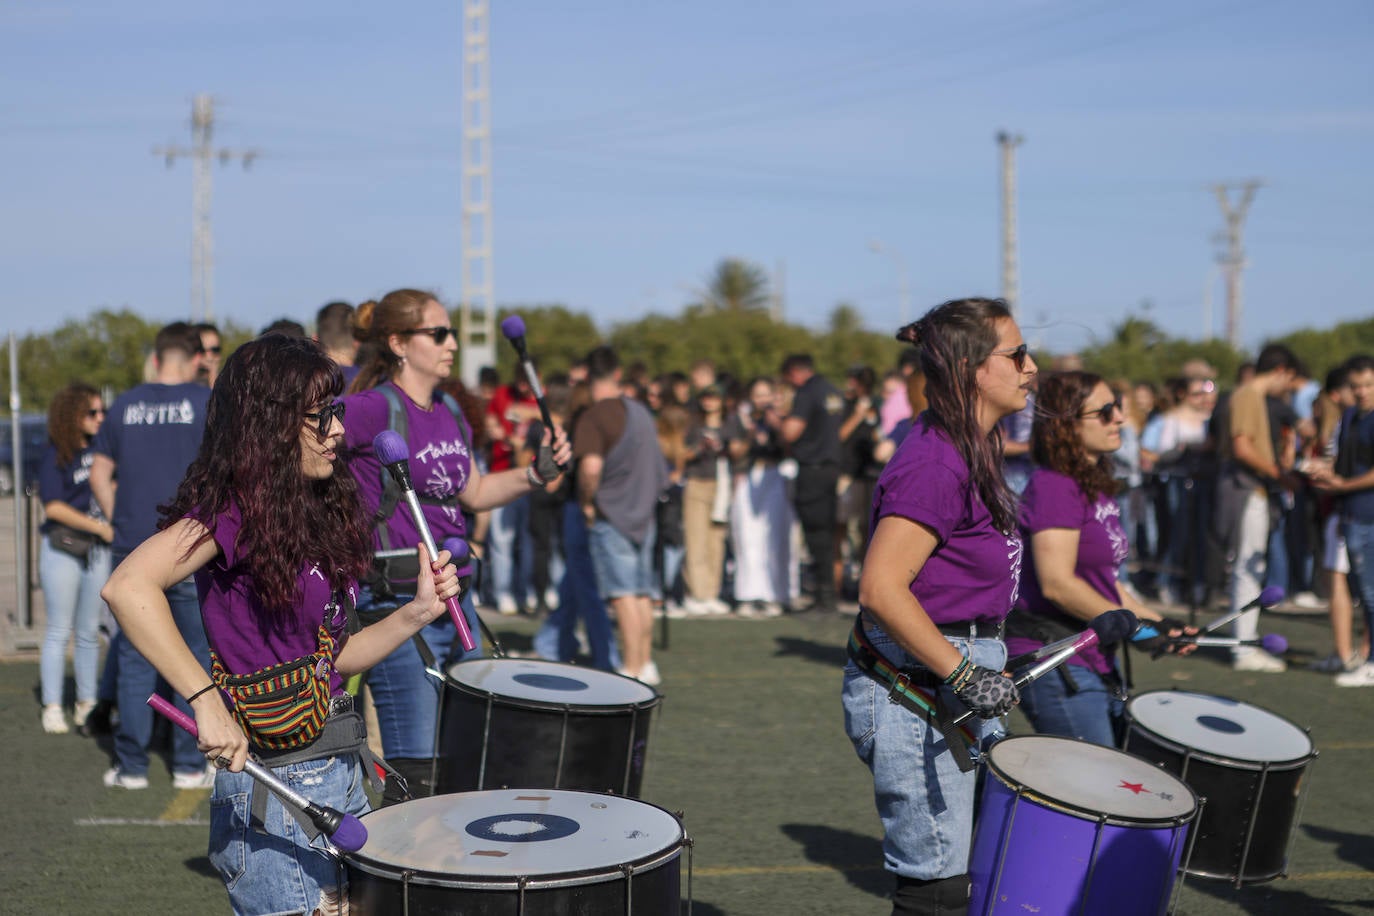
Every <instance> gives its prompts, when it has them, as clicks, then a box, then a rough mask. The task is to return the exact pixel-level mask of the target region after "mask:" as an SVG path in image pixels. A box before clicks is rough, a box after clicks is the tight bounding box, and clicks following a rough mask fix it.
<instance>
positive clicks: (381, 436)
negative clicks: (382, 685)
mask: <svg viewBox="0 0 1374 916" xmlns="http://www.w3.org/2000/svg"><path fill="white" fill-rule="evenodd" d="M372 450H373V451H374V452H376V453H377V460H378V461H380V462H381V463H382V467H384V468H386V469H387V472H388V473H390V474H391V479H392V480H394V481H396V485H397V486H398V487H400V488H401V494H402V495H403V496H404V497H405V500H406V505H407V506H409V507H410V517H411V518H412V519H413V520H414V521H415V529H416V530H417V531H419V532H420V540H421V541H422V542H424V545H425V550H428V551H429V558H430V559H431V560H433V559H434V558H435V557H437V556H439V548H437V547H435V546H434V535H433V534H430V531H429V522H427V521H425V513H424V512H423V511H421V509H420V500H419V498H418V497H416V495H415V487H414V486H413V485H412V484H411V482H410V449H409V448H408V447H407V446H406V440H404V439H402V438H401V434H400V433H398V432H396V431H395V430H392V429H384V430H382V431H381V432H379V433H378V434H377V435H376V437H375V438H373V440H372ZM432 574H433V573H432V572H431V575H432ZM444 603H445V604H446V605H448V615H449V616H450V617H452V618H453V623H454V625H455V626H457V627H458V639H459V641H460V642H462V644H463V651H465V652H471V651H472V650H473V649H475V648H477V643H476V641H475V640H473V638H472V631H471V630H469V629H468V622H467V618H465V617H464V616H463V606H462V604H460V603H459V601H458V596H457V595H454V596H452V597H450V598H448V599H446V600H445V602H444Z"/></svg>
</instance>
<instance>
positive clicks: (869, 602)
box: [843, 299, 1036, 914]
mask: <svg viewBox="0 0 1374 916" xmlns="http://www.w3.org/2000/svg"><path fill="white" fill-rule="evenodd" d="M897 337H898V339H899V340H903V341H906V342H908V343H910V344H912V345H914V346H917V347H919V348H920V351H921V368H922V371H923V372H924V374H925V377H926V391H925V393H926V397H927V399H928V401H929V406H928V408H927V409H926V410H925V411H924V412H923V413H922V414H921V415H920V416H919V417H917V418H916V420H915V421H914V423H913V425H912V429H911V432H910V433H909V434H908V435H907V436H906V438H905V439H903V441H902V444H901V445H900V446H899V447H898V449H897V451H896V453H895V454H894V455H893V457H892V459H891V460H890V461H889V462H888V464H887V466H886V467H885V468H884V470H883V473H882V476H881V477H879V479H878V482H877V485H876V488H875V490H874V494H873V512H872V520H871V521H870V540H869V547H868V554H867V556H866V558H865V560H864V567H863V576H862V578H861V580H860V582H859V606H860V612H859V616H858V619H857V620H856V621H855V626H854V631H853V633H852V634H851V636H850V640H849V657H850V662H849V664H848V665H847V666H846V667H845V672H844V692H843V701H844V711H845V728H846V730H847V732H848V733H849V737H850V740H851V741H852V742H853V743H854V748H855V750H856V751H857V752H858V755H859V758H860V759H861V760H863V762H864V763H865V764H866V765H867V766H868V767H869V769H870V770H871V771H872V773H873V784H874V796H875V799H876V802H877V807H878V814H879V816H880V818H881V819H882V822H883V859H884V864H885V867H886V868H887V869H888V870H889V871H891V872H893V873H894V874H895V876H896V882H897V885H896V891H895V893H894V895H893V913H894V914H908V913H962V912H965V911H966V909H967V906H968V887H969V884H968V874H967V872H968V858H969V847H970V842H971V837H972V832H973V799H974V792H975V788H976V786H975V772H974V765H973V760H974V759H975V758H976V757H977V755H978V754H979V753H980V752H981V751H982V750H984V749H986V747H987V746H988V745H989V744H990V742H991V741H992V740H995V739H996V738H997V737H999V736H1000V734H1001V727H1000V723H999V722H998V721H997V717H999V716H1004V715H1005V714H1006V713H1007V712H1008V711H1009V710H1010V709H1011V707H1012V706H1013V705H1015V704H1016V702H1017V699H1018V695H1017V690H1016V685H1015V684H1013V683H1012V680H1011V678H1009V677H1007V676H1006V675H1005V674H1004V673H1003V671H1002V669H1003V666H1004V665H1005V664H1006V660H1007V651H1006V646H1005V645H1004V644H1003V642H1002V639H1001V636H1002V622H1003V620H1004V619H1005V618H1006V616H1007V613H1008V612H1009V611H1010V610H1011V607H1012V605H1013V603H1014V602H1015V601H1016V589H1017V584H1018V582H1019V580H1020V573H1021V569H1020V567H1021V539H1020V537H1019V535H1018V534H1017V531H1016V516H1015V510H1014V501H1013V498H1012V494H1011V492H1010V491H1009V490H1008V489H1007V486H1006V483H1005V482H1004V481H1003V479H1002V475H1001V470H1000V467H1001V458H1002V442H1001V437H1000V435H999V433H998V426H997V424H998V421H999V420H1001V419H1002V418H1003V417H1005V416H1008V415H1010V414H1012V413H1015V412H1016V411H1018V410H1021V409H1022V408H1024V407H1025V405H1026V398H1027V395H1028V394H1029V392H1030V389H1031V386H1032V384H1033V382H1034V380H1035V375H1036V366H1035V361H1034V360H1033V359H1032V358H1031V356H1030V354H1029V352H1028V351H1027V347H1026V343H1025V341H1024V340H1023V339H1022V337H1021V331H1020V329H1019V328H1018V327H1017V326H1016V322H1015V321H1013V320H1012V317H1011V312H1010V311H1009V310H1008V308H1007V304H1006V303H1005V302H1003V301H1002V300H1000V299H957V300H953V301H950V302H946V303H944V304H943V305H940V306H938V307H936V308H935V309H932V310H931V311H930V312H928V313H927V314H926V315H925V316H924V317H923V318H921V319H920V320H919V321H916V322H915V323H913V324H910V325H908V326H906V327H904V328H902V329H901V331H899V332H898V335H897ZM956 697H957V699H956ZM965 708H968V709H971V710H972V711H973V712H974V713H975V714H976V715H975V718H973V719H971V720H969V722H968V723H965V726H964V727H962V728H958V727H954V726H953V725H952V720H953V718H954V717H956V716H957V715H958V714H959V712H961V711H963V710H964V709H965Z"/></svg>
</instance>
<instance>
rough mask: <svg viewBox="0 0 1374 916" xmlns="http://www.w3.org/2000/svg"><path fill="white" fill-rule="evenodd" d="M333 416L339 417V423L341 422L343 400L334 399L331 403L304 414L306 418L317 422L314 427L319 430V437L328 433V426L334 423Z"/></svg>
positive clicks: (323, 436)
mask: <svg viewBox="0 0 1374 916" xmlns="http://www.w3.org/2000/svg"><path fill="white" fill-rule="evenodd" d="M335 417H338V418H339V422H340V423H342V422H343V417H344V402H343V401H335V402H334V403H332V404H326V405H324V406H323V407H321V408H320V409H319V410H317V411H315V412H314V413H307V414H306V415H305V418H306V419H307V420H314V421H315V422H316V424H318V425H317V427H316V428H317V429H318V430H319V433H320V438H321V439H323V438H325V437H326V436H328V435H329V427H330V426H332V425H334V418H335Z"/></svg>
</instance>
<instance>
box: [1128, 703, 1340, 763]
mask: <svg viewBox="0 0 1374 916" xmlns="http://www.w3.org/2000/svg"><path fill="white" fill-rule="evenodd" d="M1159 693H1186V694H1191V695H1192V696H1197V697H1210V698H1212V699H1217V700H1226V701H1227V702H1231V703H1241V704H1243V705H1245V706H1249V707H1250V708H1252V709H1258V710H1260V711H1261V712H1266V713H1268V714H1269V715H1271V716H1273V717H1274V718H1276V719H1278V720H1280V721H1281V722H1283V723H1284V724H1285V725H1288V726H1290V727H1292V728H1293V729H1294V730H1295V731H1296V732H1297V733H1298V734H1300V735H1302V737H1303V738H1304V740H1306V741H1307V752H1306V753H1305V754H1301V755H1299V756H1297V757H1285V758H1283V759H1281V760H1247V759H1245V758H1242V757H1227V756H1225V755H1223V754H1218V753H1217V752H1215V751H1201V750H1198V749H1196V748H1192V747H1189V746H1188V745H1186V744H1183V743H1181V742H1180V741H1179V740H1178V739H1177V738H1170V737H1168V736H1166V735H1162V734H1160V733H1159V732H1157V731H1155V730H1154V729H1152V728H1150V726H1148V725H1146V724H1145V723H1143V722H1141V721H1140V719H1139V718H1138V717H1137V716H1133V715H1131V704H1132V703H1134V702H1135V701H1136V700H1141V699H1144V698H1145V697H1147V696H1150V695H1152V694H1159ZM1122 715H1123V716H1124V717H1125V719H1126V734H1127V737H1128V738H1129V736H1130V732H1131V729H1136V730H1138V731H1140V732H1142V733H1144V734H1145V735H1147V736H1148V737H1150V738H1151V739H1158V740H1159V742H1160V743H1161V744H1162V745H1164V746H1165V747H1166V749H1168V750H1171V751H1173V750H1178V751H1183V752H1185V753H1187V755H1188V756H1189V758H1190V759H1192V760H1202V761H1204V762H1206V763H1215V764H1218V765H1224V766H1228V767H1230V768H1231V769H1237V770H1257V771H1258V770H1298V769H1302V768H1303V767H1305V766H1307V765H1308V764H1309V763H1311V762H1312V761H1313V760H1315V759H1317V744H1316V742H1315V741H1313V740H1312V735H1311V733H1310V732H1308V731H1307V730H1305V729H1303V728H1301V727H1299V725H1298V723H1296V722H1294V721H1293V720H1292V719H1290V718H1288V717H1287V716H1285V715H1283V714H1282V713H1277V712H1274V711H1273V710H1272V709H1269V708H1267V707H1264V706H1260V705H1259V704H1258V703H1251V702H1249V701H1247V700H1237V699H1235V698H1233V697H1224V696H1222V695H1221V694H1217V693H1202V692H1200V691H1197V690H1181V689H1180V688H1178V687H1167V688H1160V689H1158V690H1146V691H1143V692H1141V693H1138V694H1136V695H1135V696H1133V697H1131V698H1130V699H1129V700H1127V701H1126V705H1125V707H1124V709H1123V710H1122Z"/></svg>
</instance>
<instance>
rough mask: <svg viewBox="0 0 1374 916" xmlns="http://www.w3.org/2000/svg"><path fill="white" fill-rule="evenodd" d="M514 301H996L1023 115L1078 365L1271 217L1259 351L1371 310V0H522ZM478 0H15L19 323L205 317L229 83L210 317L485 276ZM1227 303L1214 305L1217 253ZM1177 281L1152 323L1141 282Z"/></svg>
mask: <svg viewBox="0 0 1374 916" xmlns="http://www.w3.org/2000/svg"><path fill="white" fill-rule="evenodd" d="M493 7H495V8H494V9H493V13H492V19H491V49H492V85H493V95H494V99H493V123H494V136H495V150H494V165H495V182H494V192H493V196H494V201H495V209H496V225H495V233H494V237H495V242H496V258H495V281H496V288H497V300H498V302H500V303H502V304H519V303H549V302H561V303H565V304H567V305H569V306H571V307H573V308H576V309H580V310H585V311H587V312H589V313H590V314H592V315H593V316H594V317H595V318H596V319H597V320H598V322H599V323H601V324H602V325H603V327H604V326H609V324H610V323H612V322H615V321H621V320H628V319H634V318H637V317H639V316H640V315H642V314H644V313H645V312H646V311H659V312H664V313H676V312H677V311H678V310H679V309H680V308H681V306H682V305H683V304H684V303H686V302H687V301H689V300H690V299H691V298H692V290H693V289H695V288H697V287H699V286H700V285H702V284H703V283H704V281H705V278H706V277H707V275H708V274H709V272H710V270H711V268H712V267H713V265H714V264H715V262H716V261H717V260H718V259H719V258H721V257H723V256H727V255H729V256H738V257H743V258H746V259H748V260H751V261H754V262H757V263H758V264H760V265H762V266H764V267H765V268H767V269H768V270H770V271H775V270H781V271H782V273H783V274H784V276H785V285H784V288H785V294H786V310H787V316H788V318H789V319H791V320H794V321H798V322H801V323H804V324H808V325H813V326H821V325H823V324H824V322H825V319H826V316H827V315H828V314H829V312H830V310H831V309H832V308H833V307H834V306H835V305H836V304H837V303H839V302H850V303H852V304H854V305H855V306H857V307H858V309H859V310H860V312H861V314H862V315H863V316H864V319H865V322H866V324H867V325H868V326H869V327H872V328H877V329H884V330H886V329H888V328H892V327H895V326H896V325H897V324H898V323H899V319H900V315H899V314H898V311H899V309H898V301H899V297H898V289H899V279H898V277H899V271H898V266H897V262H896V260H895V259H894V258H893V257H891V256H885V255H883V254H878V253H875V252H873V251H872V250H871V249H870V242H871V241H873V240H877V241H879V242H880V243H881V244H882V246H883V247H884V248H885V249H886V250H888V251H890V252H895V253H896V255H897V257H898V258H900V260H901V261H902V262H903V263H904V264H905V267H906V270H907V272H908V274H909V277H910V289H911V298H912V302H913V311H914V312H919V311H921V310H923V309H924V308H925V307H928V306H929V305H932V304H934V303H936V302H938V301H941V300H943V299H946V298H950V297H953V296H959V295H968V294H989V293H990V294H995V293H996V292H997V291H998V288H999V276H1000V275H999V252H998V239H999V236H998V185H997V176H998V158H997V147H996V144H995V143H994V139H993V138H994V135H995V134H996V132H997V131H998V130H999V129H1004V128H1005V129H1009V130H1011V131H1014V132H1017V133H1020V134H1022V135H1024V136H1025V138H1026V140H1025V144H1024V145H1023V146H1022V147H1021V148H1020V150H1019V153H1018V164H1019V175H1018V180H1019V185H1020V194H1019V210H1020V219H1019V233H1020V239H1021V251H1020V263H1021V315H1022V320H1023V324H1024V325H1025V326H1026V327H1025V332H1026V336H1027V337H1028V338H1029V339H1030V340H1031V341H1032V342H1035V343H1039V344H1041V345H1043V346H1046V347H1049V348H1052V349H1055V350H1058V351H1063V350H1068V349H1072V348H1074V347H1077V346H1081V345H1083V344H1085V343H1087V342H1089V341H1091V340H1092V339H1093V336H1094V335H1097V336H1098V337H1101V336H1102V335H1105V334H1106V333H1107V332H1108V330H1109V328H1110V327H1111V325H1112V324H1113V323H1114V322H1116V321H1119V320H1121V318H1123V317H1125V316H1126V315H1128V314H1132V313H1135V314H1144V315H1146V316H1147V317H1149V318H1151V320H1154V321H1156V322H1157V323H1158V324H1160V325H1162V326H1163V327H1164V328H1165V329H1166V330H1168V331H1170V332H1171V333H1174V334H1177V335H1182V336H1190V337H1197V336H1201V334H1202V333H1203V330H1204V322H1203V316H1202V312H1201V306H1202V302H1203V299H1204V295H1205V292H1204V290H1205V288H1206V287H1207V286H1208V280H1209V276H1212V263H1213V255H1214V252H1215V250H1216V246H1215V243H1214V242H1213V236H1214V235H1215V233H1217V232H1218V231H1219V230H1220V228H1221V215H1220V211H1219V208H1218V205H1217V203H1216V201H1215V198H1214V197H1213V195H1212V193H1211V191H1210V190H1209V186H1210V185H1211V184H1213V183H1215V182H1218V181H1234V180H1241V179H1246V178H1250V177H1259V178H1262V179H1264V180H1265V182H1266V185H1265V187H1263V188H1262V189H1261V190H1260V192H1259V194H1258V197H1257V198H1256V201H1255V203H1254V205H1253V207H1252V209H1251V213H1250V218H1249V221H1248V225H1247V238H1246V241H1247V250H1248V254H1249V257H1250V262H1251V267H1250V269H1249V270H1248V271H1247V273H1246V278H1245V282H1246V312H1245V315H1244V318H1243V324H1242V327H1243V330H1244V342H1245V343H1246V345H1248V346H1249V347H1251V348H1254V347H1255V346H1256V345H1257V344H1258V343H1259V342H1260V341H1261V340H1262V339H1263V338H1264V337H1265V336H1266V335H1271V334H1282V333H1285V332H1287V331H1290V330H1293V329H1296V328H1299V327H1304V326H1319V327H1324V326H1329V325H1331V324H1333V323H1334V322H1336V321H1338V320H1342V319H1351V318H1364V317H1368V316H1369V315H1370V314H1371V312H1374V308H1371V306H1372V305H1374V296H1371V290H1372V289H1374V283H1372V282H1371V279H1370V272H1369V271H1368V270H1367V268H1362V267H1361V266H1360V265H1361V264H1367V263H1368V262H1369V260H1370V252H1371V251H1374V220H1371V219H1370V212H1371V210H1374V189H1372V188H1371V180H1370V163H1371V162H1374V98H1371V92H1372V90H1374V54H1371V53H1370V51H1371V48H1374V43H1371V38H1374V4H1370V3H1367V2H1362V0H1349V2H1338V0H1332V2H1324V0H1317V2H1314V3H1309V4H1303V5H1301V6H1299V5H1296V4H1292V3H1281V2H1272V0H1271V2H1236V0H1194V2H1173V0H1169V2H1160V3H1154V4H1149V5H1144V4H1131V5H1126V4H1118V3H1105V2H1074V3H1061V2H1052V0H1019V2H1018V0H1001V2H993V0H971V2H962V3H938V4H937V3H917V2H897V0H851V2H848V3H844V4H836V3H828V2H812V0H797V2H791V3H776V2H773V3H757V2H740V0H735V2H730V3H723V2H715V0H702V2H698V3H694V4H679V3H662V2H641V3H630V2H623V0H622V2H610V0H583V2H579V3H551V2H525V3H499V2H498V3H494V4H493ZM460 10H461V4H460V3H459V2H458V0H445V2H440V0H432V2H430V0H426V2H415V3H393V4H388V5H381V4H369V5H357V6H356V7H352V6H350V5H346V4H337V3H323V2H314V0H302V2H292V3H289V4H283V3H260V2H240V3H237V4H233V5H230V4H201V3H186V2H163V0H124V2H121V3H118V4H109V3H75V2H64V0H9V2H7V3H5V4H4V5H3V6H0V85H3V86H4V87H5V91H4V93H3V95H0V111H2V112H3V123H4V125H5V126H4V130H3V131H0V175H3V178H0V182H3V185H0V187H3V194H0V199H3V200H4V202H5V205H4V212H5V217H6V218H5V219H4V220H3V221H0V275H3V277H4V278H5V282H4V283H3V284H2V285H0V316H3V319H4V326H5V327H6V328H9V329H14V330H18V331H21V332H27V331H33V330H46V329H50V328H52V327H55V326H56V325H57V324H59V323H61V322H62V321H65V320H68V319H71V318H74V317H79V316H80V315H82V314H85V313H87V312H89V311H90V310H92V309H95V308H99V307H116V308H117V307H121V306H128V307H131V308H133V309H135V310H137V311H139V312H141V313H143V314H145V315H148V316H151V317H157V318H163V317H165V318H167V319H169V320H170V319H172V318H177V317H185V316H186V315H187V314H188V312H189V308H190V306H189V284H190V268H189V251H190V222H191V219H190V217H191V170H190V165H189V162H187V161H185V160H183V161H181V162H178V163H177V164H176V165H175V167H173V168H172V169H171V170H168V169H166V168H165V166H164V164H163V162H162V161H161V160H160V159H158V158H157V157H155V156H153V155H152V152H151V150H152V147H154V146H155V145H159V144H166V143H169V142H173V143H177V144H180V145H183V146H184V145H186V144H187V143H188V142H189V129H188V123H189V115H190V100H191V97H192V96H193V95H194V94H196V93H198V92H208V93H212V94H213V95H214V96H215V97H216V99H217V104H218V118H219V120H218V122H217V131H216V141H217V143H218V144H219V145H222V146H227V147H231V148H236V149H243V148H248V147H252V148H255V149H258V150H260V151H261V154H262V155H261V158H260V159H259V160H258V161H257V162H256V163H255V164H254V166H253V168H252V169H251V170H250V171H248V172H244V171H243V170H242V169H241V168H239V167H237V166H231V167H228V168H220V167H218V166H217V167H216V169H215V197H214V205H213V215H214V229H215V255H216V274H215V281H216V282H215V304H216V313H217V317H227V318H233V319H234V320H237V321H239V322H241V323H243V324H246V325H249V326H251V327H259V326H261V325H264V324H266V323H267V322H268V321H270V320H272V319H274V318H277V317H280V316H283V315H286V316H292V317H296V318H298V319H302V320H306V321H308V320H309V319H310V318H311V317H312V316H313V314H314V311H315V309H316V308H317V307H318V306H319V305H321V304H323V303H324V302H326V301H329V300H331V299H337V298H342V299H347V300H350V301H354V302H356V301H359V300H361V299H364V298H367V297H370V296H376V295H379V294H381V293H383V292H385V291H386V290H388V289H391V288H394V287H398V286H421V287H429V288H434V289H437V290H438V291H439V292H440V293H441V295H442V296H443V297H444V298H445V300H446V301H447V302H448V303H449V304H454V303H455V302H456V300H457V297H458V294H459V290H460V280H459V276H460V274H459V256H458V255H459V219H458V207H459V193H460V187H459V135H460V95H459V93H460V78H461V72H462V68H461V59H460V47H461V29H462V21H461V13H460ZM1213 281H1214V282H1213V283H1212V289H1213V295H1212V301H1213V310H1214V315H1213V318H1214V325H1215V327H1216V329H1217V331H1218V333H1220V330H1221V328H1222V323H1221V322H1222V314H1221V313H1222V303H1223V294H1222V289H1221V284H1220V281H1219V280H1216V279H1215V277H1213ZM1145 302H1148V303H1149V308H1148V311H1142V304H1143V303H1145Z"/></svg>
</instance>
